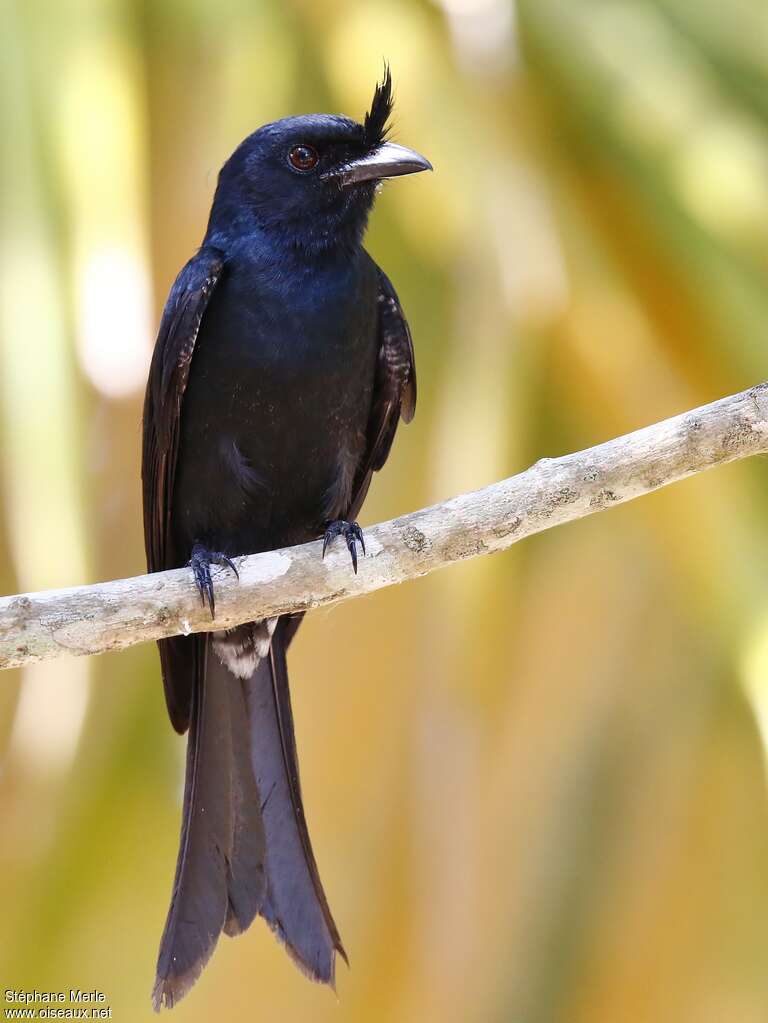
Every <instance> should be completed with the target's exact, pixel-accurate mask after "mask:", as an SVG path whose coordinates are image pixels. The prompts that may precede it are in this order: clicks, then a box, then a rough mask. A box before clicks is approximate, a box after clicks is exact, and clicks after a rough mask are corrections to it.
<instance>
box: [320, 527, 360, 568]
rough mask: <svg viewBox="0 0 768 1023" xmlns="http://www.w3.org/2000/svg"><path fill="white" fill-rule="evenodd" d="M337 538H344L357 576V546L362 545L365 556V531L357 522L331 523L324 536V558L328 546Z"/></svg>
mask: <svg viewBox="0 0 768 1023" xmlns="http://www.w3.org/2000/svg"><path fill="white" fill-rule="evenodd" d="M337 536H343V537H344V539H345V541H346V543H347V550H348V551H349V555H350V557H351V558H352V568H353V570H354V572H355V575H357V545H358V543H359V544H360V547H361V548H362V551H363V554H365V540H364V539H363V531H362V529H361V528H360V527H359V526H358V524H357V523H356V522H347V521H346V519H336V521H335V522H329V523H328V525H327V526H326V529H325V535H324V536H323V557H325V552H326V550H327V549H328V545H329V544H331V543H333V541H334V540H335V539H336V537H337Z"/></svg>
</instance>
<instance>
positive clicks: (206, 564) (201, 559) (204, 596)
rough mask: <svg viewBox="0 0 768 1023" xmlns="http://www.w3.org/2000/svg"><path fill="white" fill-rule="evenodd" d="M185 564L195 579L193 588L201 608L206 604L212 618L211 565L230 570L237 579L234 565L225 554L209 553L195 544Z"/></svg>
mask: <svg viewBox="0 0 768 1023" xmlns="http://www.w3.org/2000/svg"><path fill="white" fill-rule="evenodd" d="M187 564H188V565H189V567H190V568H191V569H192V574H193V575H194V577H195V586H197V590H198V593H199V594H200V600H201V601H202V603H203V607H205V605H206V604H207V605H208V607H210V609H211V618H213V617H214V615H215V613H216V600H215V599H214V595H213V580H212V579H211V565H222V566H224V567H226V568H231V569H232V571H233V572H234V573H235V578H236V579H239V578H240V575H239V573H238V571H237V568H236V567H235V563H234V562H233V561H232V559H231V558H228V557H227V555H226V554H222V553H221V551H209V550H208V548H207V547H205V546H204V545H203V544H201V543H196V544H194V545H193V547H192V556H191V557H190V559H189V561H188V562H187Z"/></svg>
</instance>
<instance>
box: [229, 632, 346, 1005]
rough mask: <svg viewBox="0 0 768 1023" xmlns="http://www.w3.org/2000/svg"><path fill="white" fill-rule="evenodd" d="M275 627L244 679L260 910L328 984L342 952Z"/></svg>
mask: <svg viewBox="0 0 768 1023" xmlns="http://www.w3.org/2000/svg"><path fill="white" fill-rule="evenodd" d="M283 630H284V620H281V622H280V623H279V625H278V627H277V629H276V631H275V634H274V636H273V638H272V646H271V650H270V655H269V657H268V658H265V659H264V660H263V661H262V662H261V663H260V664H259V665H258V666H257V668H256V670H255V672H254V673H253V675H252V676H251V678H250V679H249V680H248V681H247V682H246V701H247V704H248V710H249V714H250V721H251V736H252V742H251V757H252V762H253V770H254V774H255V775H256V781H257V784H258V788H259V792H260V793H261V798H262V815H263V819H264V832H265V836H266V841H267V861H266V875H267V891H266V896H265V899H264V902H263V904H262V907H261V910H260V912H261V915H262V916H263V917H264V919H265V920H266V921H267V923H268V924H269V925H270V927H271V928H272V929H273V930H274V931H275V933H276V934H277V936H278V937H279V938H280V939H281V941H283V942H284V943H285V945H286V947H287V949H288V951H289V952H290V953H291V956H292V958H293V959H294V961H295V962H296V963H297V965H298V966H299V967H300V968H301V969H302V970H303V971H304V972H305V973H306V974H307V975H308V976H310V977H311V978H312V979H313V980H317V981H321V982H324V983H327V984H331V985H333V983H334V978H335V958H336V956H335V953H336V952H338V953H339V954H340V955H341V956H342V957H343V958H344V960H345V961H346V958H347V957H346V953H345V952H344V948H343V946H342V943H341V939H340V937H339V933H338V930H337V929H336V925H335V923H334V921H333V917H332V916H331V911H330V909H329V908H328V902H327V900H326V897H325V893H324V891H323V887H322V884H321V882H320V876H319V874H318V870H317V865H316V863H315V857H314V854H313V852H312V846H311V843H310V840H309V832H308V831H307V825H306V821H305V819H304V809H303V805H302V801H301V788H300V785H299V770H298V758H297V755H296V740H295V736H294V729H293V714H292V712H291V702H290V692H289V689H288V672H287V668H286V663H285V635H284V631H283Z"/></svg>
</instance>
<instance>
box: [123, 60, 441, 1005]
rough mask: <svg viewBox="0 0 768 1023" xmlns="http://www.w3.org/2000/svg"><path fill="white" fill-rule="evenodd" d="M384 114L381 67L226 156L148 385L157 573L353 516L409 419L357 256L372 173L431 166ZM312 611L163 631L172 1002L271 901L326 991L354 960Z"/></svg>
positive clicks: (164, 954)
mask: <svg viewBox="0 0 768 1023" xmlns="http://www.w3.org/2000/svg"><path fill="white" fill-rule="evenodd" d="M390 110H391V82H390V79H389V74H388V73H387V75H386V77H385V80H384V82H383V83H382V85H380V86H378V87H377V90H376V93H375V96H374V101H373V104H372V107H371V110H370V111H369V113H368V115H367V116H366V118H365V122H364V124H363V125H359V124H356V123H355V122H353V121H350V120H348V119H346V118H341V117H333V116H330V115H310V116H306V117H298V118H289V119H286V120H284V121H278V122H275V123H274V124H271V125H266V126H265V127H264V128H262V129H260V130H259V131H258V132H255V133H254V134H253V135H252V136H249V138H248V139H246V140H245V142H243V143H242V144H241V146H239V147H238V149H237V150H236V151H235V152H234V153H233V155H232V157H230V159H229V160H228V161H227V163H226V164H225V165H224V167H223V168H222V171H221V174H220V176H219V184H218V188H217V191H216V195H215V198H214V203H213V207H212V210H211V217H210V221H209V225H208V230H207V232H206V236H205V238H204V240H203V244H202V246H201V248H200V250H199V251H198V253H197V254H196V255H195V256H194V257H193V258H192V259H191V260H190V262H189V263H188V264H187V265H186V266H185V267H184V268H183V270H182V271H181V273H180V274H179V276H178V278H177V280H176V282H175V284H174V285H173V288H172V289H171V293H170V295H169V297H168V301H167V303H166V307H165V311H164V314H163V318H162V322H161V325H160V331H159V336H158V340H157V345H156V348H155V354H154V357H153V361H152V367H151V370H150V377H149V382H148V385H147V394H146V400H145V410H144V446H143V467H142V479H143V486H144V526H145V538H146V548H147V559H148V564H149V568H150V570H151V571H156V570H161V569H164V568H170V567H176V566H181V565H184V564H187V563H188V562H189V559H190V557H191V555H192V552H193V548H194V550H195V559H196V560H195V568H196V574H197V575H198V576H199V575H200V573H201V572H202V573H204V572H207V570H208V564H207V562H208V560H215V559H218V561H219V562H222V563H226V560H227V559H228V558H230V557H234V556H236V555H239V554H245V553H250V552H255V551H259V550H268V549H273V548H275V547H279V546H283V545H287V544H294V543H301V542H304V541H307V540H310V539H314V538H317V537H320V536H322V535H323V533H324V531H325V530H326V528H327V527H328V524H329V523H331V522H333V521H334V520H343V521H345V522H346V521H349V520H354V518H355V517H356V515H357V513H358V512H359V509H360V506H361V505H362V502H363V500H364V498H365V495H366V493H367V490H368V486H369V484H370V480H371V476H372V474H373V472H375V471H376V470H378V469H380V468H381V467H382V466H383V464H384V462H385V461H386V458H387V455H388V453H389V450H390V447H391V444H392V440H393V438H394V434H395V430H396V427H397V421H398V419H399V418H400V417H401V416H402V418H404V419H405V420H406V421H408V420H410V418H411V417H412V415H413V412H414V407H415V400H416V379H415V370H414V362H413V347H412V344H411V338H410V333H409V330H408V326H407V323H406V321H405V318H404V316H403V313H402V310H401V308H400V305H399V302H398V300H397V296H396V294H395V292H394V289H393V288H392V285H391V283H390V282H389V280H388V279H387V278H386V276H385V275H384V274H383V272H382V271H381V270H380V269H379V268H378V267H377V266H376V264H375V263H374V262H373V260H371V258H370V257H369V256H368V255H367V253H366V252H365V250H364V249H363V248H362V237H363V233H364V230H365V225H366V221H367V217H368V213H369V211H370V209H371V207H372V204H373V199H374V194H375V188H376V182H377V180H379V179H380V178H382V177H388V176H395V175H398V174H404V173H411V172H413V171H416V170H422V169H425V168H427V167H428V166H429V165H428V163H427V162H426V161H425V160H424V159H423V158H422V157H419V156H418V154H415V153H413V152H411V151H408V150H404V149H402V147H397V146H395V145H394V144H392V143H389V142H385V136H386V126H387V120H388V117H389V114H390ZM297 146H300V147H302V150H301V152H300V153H299V154H298V162H299V163H301V164H302V165H303V164H304V163H307V162H311V161H312V160H314V159H315V157H316V158H317V159H316V164H315V166H313V168H312V169H311V170H310V171H308V172H304V171H298V170H296V168H295V167H294V164H293V158H292V154H293V152H294V150H295V148H296V147H297ZM307 154H309V156H308V155H307ZM337 532H338V529H337ZM211 555H214V556H215V557H214V558H211ZM223 570H227V569H226V568H224V569H223ZM214 583H215V579H214ZM203 589H205V587H203ZM212 610H213V607H212ZM299 622H300V617H295V618H294V619H292V620H289V619H281V620H271V621H268V622H261V623H253V624H252V625H250V626H242V627H240V628H239V629H236V630H232V631H231V632H229V633H226V634H225V633H213V634H211V635H210V636H191V637H177V638H174V639H171V640H165V641H163V642H161V643H160V644H159V646H160V653H161V662H162V671H163V682H164V686H165V693H166V702H167V705H168V712H169V715H170V718H171V721H172V723H173V725H174V727H175V728H176V730H177V731H179V732H183V731H185V730H186V729H187V728H189V740H188V757H187V778H186V786H185V800H184V812H183V824H182V839H181V848H180V852H179V861H178V865H177V872H176V880H175V883H174V891H173V898H172V902H171V908H170V910H169V914H168V920H167V923H166V928H165V932H164V935H163V939H162V942H161V949H160V956H159V960H158V976H157V981H156V986H155V991H154V1002H155V1006H156V1008H159V1007H160V1006H161V1005H167V1006H171V1005H173V1004H174V1002H175V1001H177V1000H178V998H180V997H181V996H182V995H183V994H184V993H185V992H186V991H187V990H188V988H189V987H190V985H191V984H192V983H193V982H194V980H195V979H196V977H197V976H198V975H199V973H200V970H201V969H202V967H203V966H204V964H205V962H206V961H207V959H208V957H209V956H210V954H211V952H212V951H213V948H214V946H215V944H216V941H217V940H218V936H219V934H220V932H221V931H222V930H224V931H225V932H226V933H228V934H234V933H238V932H239V931H241V930H244V929H245V928H246V927H247V926H248V925H249V924H250V922H251V920H252V919H253V917H254V915H256V914H257V913H259V914H260V915H262V916H263V917H264V918H265V920H266V921H267V923H268V924H269V925H270V926H271V927H272V928H273V930H274V931H275V932H276V934H277V935H278V937H279V938H280V939H281V940H282V941H284V942H285V944H286V947H287V948H288V950H289V951H290V953H291V955H292V956H293V958H294V959H295V960H296V962H297V963H298V964H299V965H300V966H301V967H302V969H303V970H304V971H305V972H306V973H307V974H308V975H309V976H311V977H312V978H314V979H316V980H320V981H326V982H329V983H332V982H333V978H334V960H335V954H336V952H339V953H340V954H342V955H344V952H343V948H342V945H341V941H340V939H339V935H338V931H337V929H336V926H335V924H334V922H333V919H332V917H331V914H330V910H329V909H328V904H327V900H326V898H325V894H324V892H323V889H322V886H321V883H320V879H319V875H318V872H317V868H316V865H315V860H314V855H313V852H312V848H311V845H310V841H309V835H308V832H307V828H306V823H305V820H304V812H303V807H302V803H301V792H300V786H299V779H298V763H297V757H296V747H295V739H294V734H293V722H292V716H291V708H290V697H289V690H288V677H287V670H286V664H285V653H286V649H287V646H288V644H289V643H290V640H291V638H292V636H293V634H294V633H295V631H296V628H297V627H298V624H299Z"/></svg>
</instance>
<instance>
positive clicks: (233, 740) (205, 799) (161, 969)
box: [152, 637, 265, 1010]
mask: <svg viewBox="0 0 768 1023" xmlns="http://www.w3.org/2000/svg"><path fill="white" fill-rule="evenodd" d="M198 642H199V649H198V651H197V654H196V658H195V660H196V664H195V685H194V690H193V700H192V713H191V718H190V726H189V738H188V740H187V770H186V778H185V783H184V807H183V810H182V828H181V843H180V848H179V858H178V861H177V864H176V878H175V881H174V885H173V895H172V897H171V905H170V909H169V910H168V918H167V920H166V924H165V930H164V931H163V936H162V939H161V941H160V953H159V955H158V961H157V979H156V981H155V987H154V990H153V992H152V1002H153V1005H154V1007H155V1009H156V1010H159V1009H160V1008H161V1007H162V1006H165V1007H166V1008H172V1007H173V1005H175V1003H176V1002H178V1001H179V999H180V998H182V997H183V996H184V995H185V994H186V993H187V991H188V990H189V989H190V988H191V987H192V985H193V984H194V982H195V981H196V980H197V978H198V977H199V976H200V973H201V971H202V969H203V967H204V966H205V964H206V963H207V962H208V960H209V959H210V957H211V954H212V952H213V950H214V948H215V947H216V942H217V941H218V938H219V934H220V933H221V931H222V929H224V928H225V927H227V928H228V930H229V932H230V933H238V932H239V931H240V930H244V929H245V928H246V927H247V926H248V924H250V922H251V920H253V917H254V916H255V915H256V912H257V911H258V908H259V905H260V904H261V901H262V898H263V896H264V888H265V880H264V858H265V853H264V830H263V828H262V825H261V813H260V802H259V796H258V791H257V788H256V782H255V779H254V777H253V771H252V769H251V767H250V761H249V755H248V745H249V738H248V734H247V717H246V712H245V705H244V696H243V691H242V684H241V682H240V680H239V679H237V678H235V677H234V676H233V675H230V674H229V672H227V671H226V670H225V669H224V668H223V667H222V666H221V665H220V664H219V662H218V660H217V659H216V658H215V657H213V655H212V653H211V651H210V646H209V641H208V639H207V637H200V638H199V640H198Z"/></svg>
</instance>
